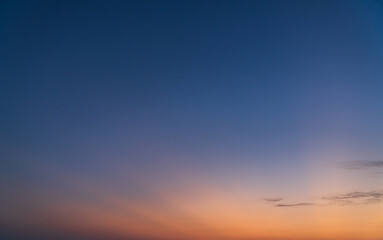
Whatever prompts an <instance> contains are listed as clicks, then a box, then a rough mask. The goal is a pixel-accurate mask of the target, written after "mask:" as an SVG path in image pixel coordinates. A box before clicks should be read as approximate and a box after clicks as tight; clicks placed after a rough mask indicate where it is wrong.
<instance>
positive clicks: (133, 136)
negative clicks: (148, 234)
mask: <svg viewBox="0 0 383 240" xmlns="http://www.w3.org/2000/svg"><path fill="white" fill-rule="evenodd" d="M382 11H383V5H382V3H381V2H379V1H165V2H163V1H3V2H2V3H0V96H1V98H0V112H1V117H0V145H1V150H0V158H1V161H0V182H1V183H0V195H7V196H12V194H14V193H13V191H12V190H10V189H11V188H12V189H16V191H18V190H17V189H19V188H20V189H24V188H26V189H30V194H31V195H33V194H34V191H35V190H36V189H39V191H40V190H41V189H40V186H44V187H43V190H42V191H43V192H49V189H54V190H51V191H57V192H58V193H57V194H59V193H61V192H67V191H68V192H70V194H72V195H76V194H74V192H73V191H72V190H71V189H67V188H65V187H63V186H62V185H61V184H62V183H60V181H58V180H57V179H56V177H57V175H60V174H62V175H63V176H64V178H71V177H73V176H77V175H81V176H83V177H85V178H89V179H97V181H99V182H108V183H109V182H110V184H111V185H113V186H115V187H116V190H115V191H117V192H118V191H127V192H128V193H132V194H139V193H136V192H134V191H135V190H134V189H133V188H134V187H131V188H132V189H130V188H129V186H130V185H129V184H131V185H134V184H133V183H132V182H129V183H126V186H125V187H126V188H127V189H125V188H124V187H123V186H119V184H120V183H119V180H117V177H116V175H118V174H117V172H118V171H120V170H121V168H123V169H125V170H124V171H125V173H126V174H127V175H130V174H132V175H139V176H142V177H143V178H145V179H162V181H172V178H170V176H172V177H174V176H175V175H177V174H180V175H181V176H178V175H177V176H178V177H175V178H177V179H182V172H183V171H185V172H187V171H188V170H189V171H190V172H189V173H187V174H189V175H192V176H193V175H194V174H197V173H198V172H201V171H202V172H203V171H206V173H204V174H206V175H208V176H209V179H210V180H212V181H217V182H221V181H225V180H222V179H221V177H222V176H218V175H217V176H215V175H214V174H218V173H217V172H219V173H222V172H223V173H224V174H223V175H225V174H226V173H230V172H231V171H232V170H233V169H235V170H233V171H235V174H234V175H236V176H237V175H246V174H249V178H250V179H252V178H253V177H254V176H259V178H261V179H264V180H265V181H271V183H270V184H271V185H273V186H275V183H278V184H282V185H281V188H284V187H285V185H283V184H284V180H286V179H290V180H287V183H285V184H289V183H294V184H297V185H299V186H300V184H303V182H305V180H306V177H307V175H305V174H306V173H305V172H304V169H307V168H308V166H313V165H315V164H317V163H318V164H319V162H320V161H321V160H320V159H318V158H312V159H309V158H307V156H309V155H313V154H316V153H321V154H323V155H326V156H335V155H336V156H340V155H341V156H343V157H344V159H343V158H342V157H341V158H340V159H326V160H323V161H329V162H337V161H338V160H340V161H354V160H360V159H367V160H376V159H381V156H382V154H383V150H382V149H383V148H382V144H383V125H382V122H383V108H382V103H383V67H382V66H383V15H382ZM330 158H331V157H330ZM217 169H218V170H217ZM209 171H212V172H209ZM252 171H253V174H252V173H251V172H252ZM180 172H181V173H180ZM297 173H300V174H301V175H300V174H298V175H297ZM185 174H186V173H185ZM307 174H308V173H307ZM250 175H254V176H250ZM73 178H74V177H73ZM55 179H56V180H57V181H56V180H55ZM235 179H236V180H233V179H229V180H227V181H228V182H231V181H239V182H240V185H241V184H242V185H246V184H248V183H246V180H244V179H239V180H238V179H237V178H235ZM246 179H247V178H246ZM90 181H93V180H90ZM289 181H291V182H289ZM9 184H10V185H9ZM278 184H277V185H278ZM275 188H276V189H278V190H279V187H278V186H275ZM36 191H37V190H36ZM53 195H54V194H53ZM67 197H68V196H67ZM76 197H78V198H81V197H79V196H77V195H76V196H72V198H76ZM68 198H71V197H68ZM0 217H1V215H0Z"/></svg>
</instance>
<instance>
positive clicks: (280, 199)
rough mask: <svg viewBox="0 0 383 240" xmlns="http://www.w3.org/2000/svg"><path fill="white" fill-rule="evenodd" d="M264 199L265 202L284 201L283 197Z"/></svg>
mask: <svg viewBox="0 0 383 240" xmlns="http://www.w3.org/2000/svg"><path fill="white" fill-rule="evenodd" d="M264 200H265V202H268V203H275V202H280V201H282V200H283V198H265V199H264Z"/></svg>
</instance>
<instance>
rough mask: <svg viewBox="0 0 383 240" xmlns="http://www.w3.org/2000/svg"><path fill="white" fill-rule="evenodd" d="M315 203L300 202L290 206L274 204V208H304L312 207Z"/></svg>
mask: <svg viewBox="0 0 383 240" xmlns="http://www.w3.org/2000/svg"><path fill="white" fill-rule="evenodd" d="M313 205H315V203H309V202H302V203H291V204H275V205H274V206H276V207H305V206H313Z"/></svg>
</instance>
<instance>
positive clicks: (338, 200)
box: [322, 191, 383, 205]
mask: <svg viewBox="0 0 383 240" xmlns="http://www.w3.org/2000/svg"><path fill="white" fill-rule="evenodd" d="M322 199H323V200H327V201H330V202H331V203H335V204H341V205H349V204H370V203H379V202H382V201H383V191H367V192H362V191H355V192H349V193H345V194H334V195H330V196H325V197H322Z"/></svg>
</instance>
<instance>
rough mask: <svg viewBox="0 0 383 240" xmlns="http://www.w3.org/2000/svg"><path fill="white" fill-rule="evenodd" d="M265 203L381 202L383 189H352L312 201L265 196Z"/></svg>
mask: <svg viewBox="0 0 383 240" xmlns="http://www.w3.org/2000/svg"><path fill="white" fill-rule="evenodd" d="M264 200H265V201H266V202H267V203H269V204H271V205H273V206H274V207H306V206H331V205H335V206H337V205H338V206H346V205H363V204H373V203H383V190H376V191H354V192H348V193H340V194H339V193H338V194H332V195H327V196H323V197H320V198H318V199H316V200H315V201H313V202H305V201H304V200H303V201H302V202H295V203H294V202H293V203H284V202H282V201H283V200H284V199H283V198H265V199H264Z"/></svg>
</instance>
